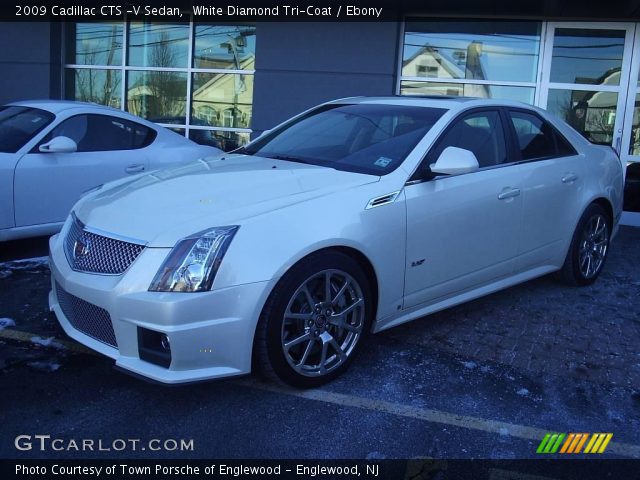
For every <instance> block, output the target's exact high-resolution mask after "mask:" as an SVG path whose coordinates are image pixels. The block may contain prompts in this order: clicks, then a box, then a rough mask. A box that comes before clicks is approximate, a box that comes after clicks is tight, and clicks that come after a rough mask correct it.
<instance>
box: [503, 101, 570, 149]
mask: <svg viewBox="0 0 640 480" xmlns="http://www.w3.org/2000/svg"><path fill="white" fill-rule="evenodd" d="M509 114H510V116H511V121H512V123H513V128H514V129H515V132H516V136H517V138H518V147H519V148H520V153H521V155H522V159H523V160H532V159H535V158H550V157H562V156H566V155H574V154H575V150H574V149H573V147H572V146H571V145H570V144H569V142H567V140H566V139H564V138H563V137H562V136H561V135H560V134H558V133H557V132H556V131H555V130H554V129H553V128H552V127H551V125H549V124H548V123H547V122H545V121H544V120H542V119H541V118H540V117H538V116H537V115H533V114H530V113H525V112H517V111H511V112H509Z"/></svg>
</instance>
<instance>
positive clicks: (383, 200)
mask: <svg viewBox="0 0 640 480" xmlns="http://www.w3.org/2000/svg"><path fill="white" fill-rule="evenodd" d="M398 195H400V190H398V191H397V192H392V193H387V194H386V195H382V196H380V197H376V198H372V199H371V200H369V203H367V206H366V208H365V210H368V209H370V208H375V207H381V206H383V205H387V204H389V203H393V202H395V201H396V198H398Z"/></svg>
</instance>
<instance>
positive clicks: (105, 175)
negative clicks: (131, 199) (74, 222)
mask: <svg viewBox="0 0 640 480" xmlns="http://www.w3.org/2000/svg"><path fill="white" fill-rule="evenodd" d="M58 136H66V137H69V138H71V139H72V140H74V141H75V142H76V144H77V145H78V148H77V151H76V152H73V153H41V152H40V151H39V146H40V145H41V144H43V143H46V142H48V141H50V140H51V139H52V138H54V137H58ZM154 136H155V131H154V130H151V129H149V128H147V127H146V126H144V125H140V124H137V123H135V122H132V121H129V120H127V119H124V118H120V117H117V116H111V115H102V114H80V115H74V116H72V117H69V118H67V119H66V120H63V121H62V122H61V123H60V124H59V125H57V126H56V127H54V128H53V129H52V130H51V132H49V133H48V134H47V135H46V136H45V138H44V139H43V140H42V141H41V142H39V143H38V145H36V147H35V148H33V149H32V150H31V151H30V152H29V153H28V154H26V155H24V156H23V157H22V159H21V160H20V162H19V163H18V166H17V168H16V173H15V183H14V185H15V194H14V198H15V218H16V225H17V226H27V225H37V224H44V223H57V222H62V221H64V219H65V217H66V216H67V215H68V213H69V211H70V210H71V208H72V206H73V205H74V203H75V202H76V201H77V200H78V199H79V198H80V196H81V195H82V194H83V193H84V192H86V191H87V190H91V189H92V188H95V187H97V186H99V185H101V184H103V183H105V182H109V181H111V180H115V179H118V178H121V177H124V176H127V175H132V174H136V173H140V172H143V171H145V170H147V169H148V167H149V160H148V158H147V154H146V152H145V150H146V149H145V148H144V147H145V146H147V145H148V144H149V143H150V142H151V141H153V137H154Z"/></svg>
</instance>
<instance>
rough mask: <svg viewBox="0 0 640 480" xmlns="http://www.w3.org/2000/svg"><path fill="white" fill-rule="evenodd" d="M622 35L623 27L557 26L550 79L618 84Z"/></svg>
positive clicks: (564, 81)
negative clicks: (621, 28)
mask: <svg viewBox="0 0 640 480" xmlns="http://www.w3.org/2000/svg"><path fill="white" fill-rule="evenodd" d="M624 36H625V31H624V30H600V29H590V30H587V29H577V28H558V29H556V31H555V37H554V39H553V56H552V60H551V81H552V82H558V83H584V84H595V85H619V84H620V69H621V68H622V53H623V50H624Z"/></svg>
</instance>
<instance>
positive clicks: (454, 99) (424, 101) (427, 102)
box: [329, 95, 537, 110]
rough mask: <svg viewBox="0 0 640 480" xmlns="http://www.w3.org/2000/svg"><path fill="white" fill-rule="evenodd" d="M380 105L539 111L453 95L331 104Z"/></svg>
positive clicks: (506, 102)
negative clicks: (478, 107)
mask: <svg viewBox="0 0 640 480" xmlns="http://www.w3.org/2000/svg"><path fill="white" fill-rule="evenodd" d="M344 102H349V103H378V104H388V105H410V106H415V107H432V108H446V109H450V110H460V109H462V108H463V107H472V106H509V107H520V108H527V109H531V110H537V108H536V107H534V106H532V105H529V104H527V103H522V102H516V101H512V100H501V99H493V98H479V97H464V96H453V95H394V96H387V97H349V98H340V99H338V100H334V101H333V102H329V103H344Z"/></svg>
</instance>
